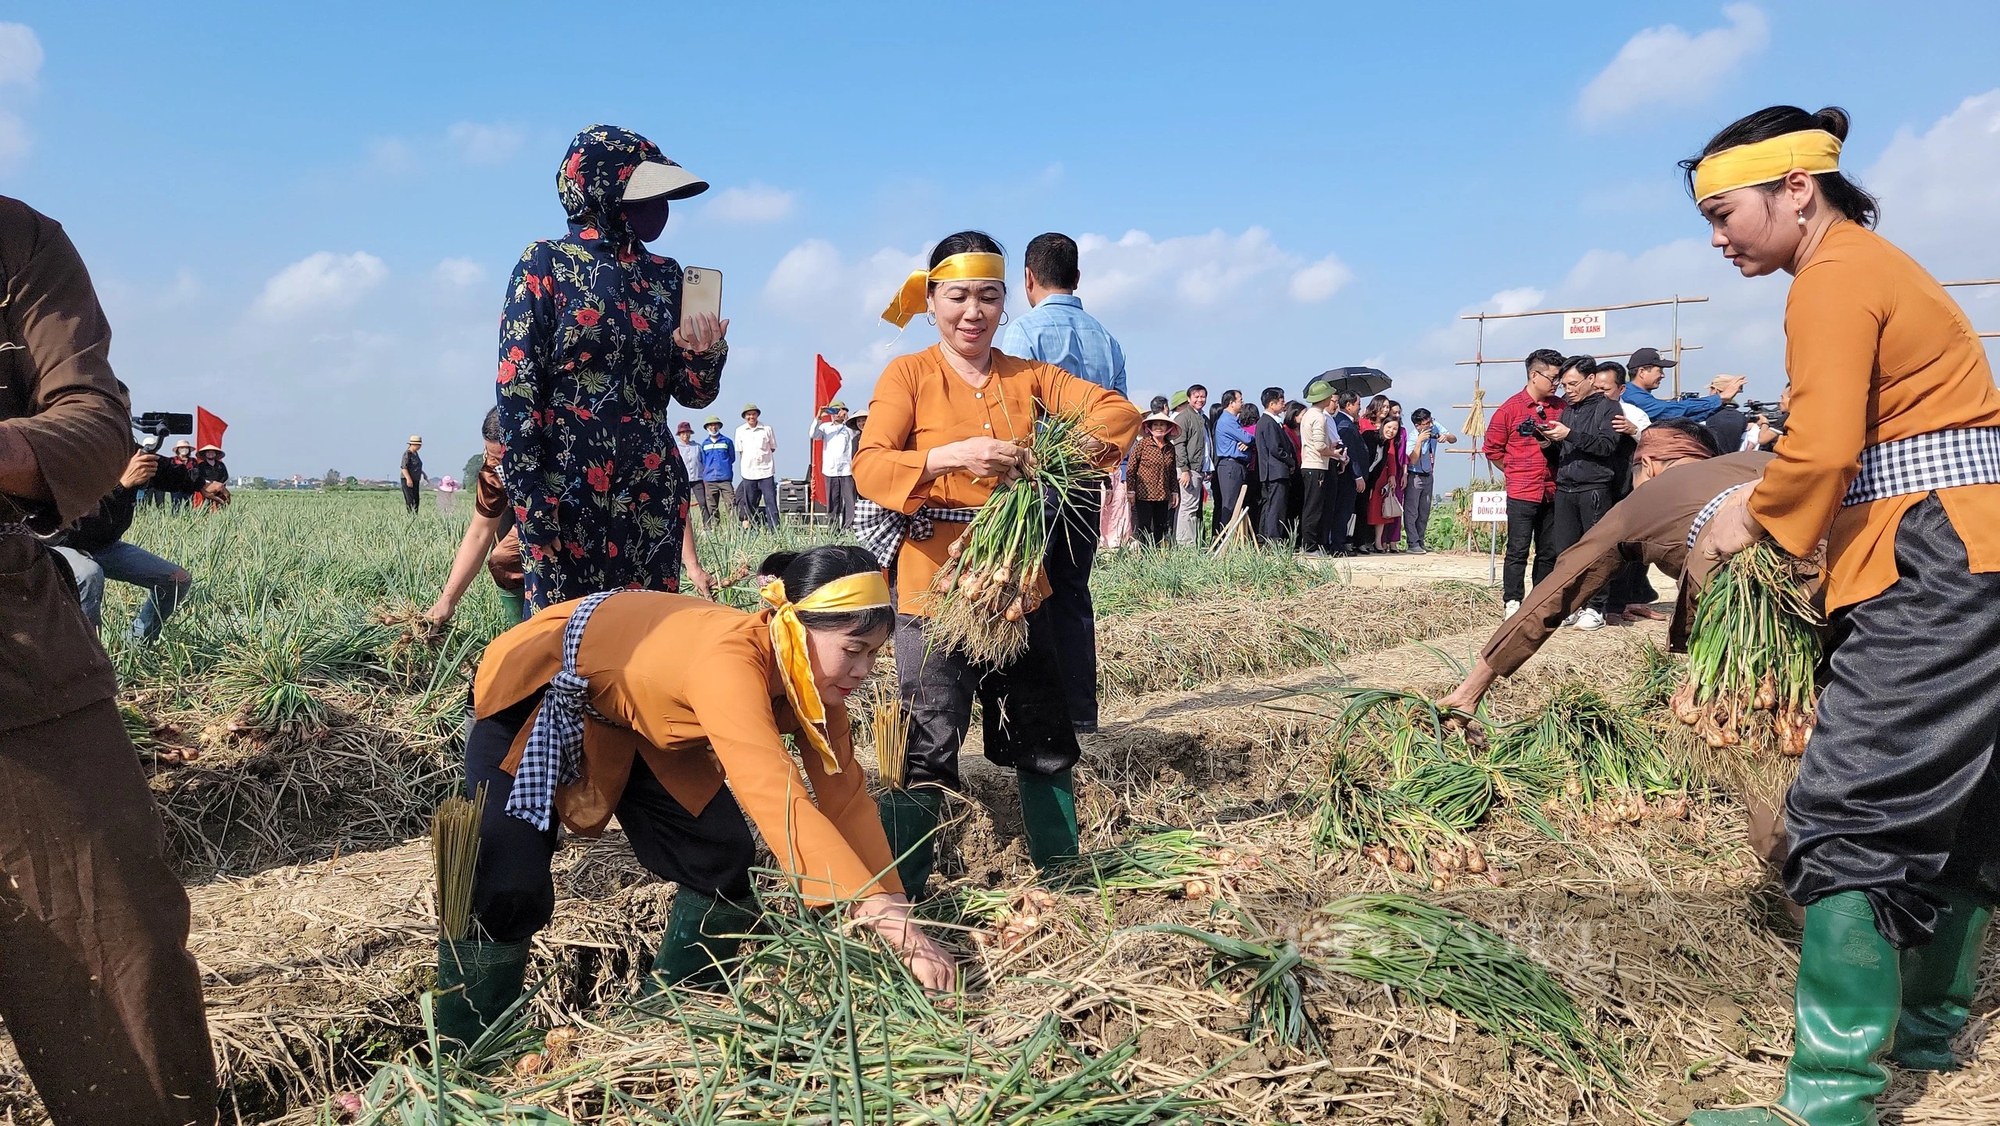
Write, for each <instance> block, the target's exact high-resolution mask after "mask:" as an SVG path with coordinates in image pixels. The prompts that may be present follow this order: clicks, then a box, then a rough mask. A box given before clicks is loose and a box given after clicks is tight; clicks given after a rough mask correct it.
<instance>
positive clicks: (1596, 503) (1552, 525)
mask: <svg viewBox="0 0 2000 1126" xmlns="http://www.w3.org/2000/svg"><path fill="white" fill-rule="evenodd" d="M1609 511H1611V490H1610V489H1609V488H1602V489H1557V490H1556V500H1555V512H1554V513H1553V514H1551V516H1550V517H1549V546H1548V548H1546V549H1543V548H1541V547H1537V548H1536V549H1535V563H1536V570H1537V571H1538V572H1539V571H1540V569H1541V568H1540V564H1541V557H1542V556H1543V555H1546V556H1548V558H1549V561H1550V564H1551V566H1553V565H1554V562H1555V560H1556V559H1557V558H1558V557H1560V556H1561V555H1562V553H1563V552H1565V551H1568V550H1569V549H1570V548H1572V547H1575V546H1576V543H1577V541H1578V540H1580V539H1582V538H1583V534H1584V533H1585V532H1588V531H1589V530H1590V529H1592V528H1594V527H1596V526H1597V522H1598V521H1599V520H1602V519H1604V514H1605V513H1606V512H1609ZM1507 546H1508V548H1509V549H1510V550H1511V549H1512V547H1513V542H1512V541H1511V540H1510V541H1509V542H1508V545H1507ZM1544 577H1546V576H1544V575H1542V574H1539V573H1538V574H1537V575H1536V576H1535V581H1536V582H1538V583H1539V582H1541V581H1542V579H1543V578H1544ZM1610 598H1611V586H1610V584H1609V583H1607V584H1605V585H1604V586H1601V587H1598V588H1597V593H1596V594H1593V595H1591V596H1590V601H1589V602H1588V603H1586V605H1587V606H1589V607H1590V608H1591V609H1592V610H1596V611H1597V612H1599V613H1603V612H1604V607H1605V606H1606V605H1607V604H1608V602H1609V600H1610Z"/></svg>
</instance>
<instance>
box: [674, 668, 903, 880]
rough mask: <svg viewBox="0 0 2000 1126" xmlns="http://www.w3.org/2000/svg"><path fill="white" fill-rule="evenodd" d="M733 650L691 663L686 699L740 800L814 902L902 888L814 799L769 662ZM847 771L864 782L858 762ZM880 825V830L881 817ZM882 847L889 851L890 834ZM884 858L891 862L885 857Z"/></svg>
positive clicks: (847, 811)
mask: <svg viewBox="0 0 2000 1126" xmlns="http://www.w3.org/2000/svg"><path fill="white" fill-rule="evenodd" d="M731 656H732V655H731V654H729V653H728V652H727V651H726V650H725V651H724V652H721V653H717V654H713V655H711V656H710V657H709V658H708V659H706V660H704V661H702V662H701V663H700V665H699V667H697V668H695V669H693V670H690V671H689V673H688V675H687V680H686V685H685V692H686V700H687V704H688V707H689V709H690V710H691V711H693V712H694V716H695V720H696V722H697V723H699V724H700V725H701V729H702V731H703V732H704V733H705V734H706V735H707V736H708V742H709V746H710V748H711V749H713V750H714V751H715V756H716V758H717V759H719V760H721V762H722V772H723V775H724V776H725V777H726V778H728V780H729V788H730V791H731V792H732V793H734V794H735V795H736V801H737V804H739V805H741V806H742V807H743V812H744V814H745V815H747V816H748V817H749V818H750V820H751V821H752V822H754V823H756V826H757V831H758V832H760V833H762V834H763V835H764V840H765V843H767V844H769V845H770V846H771V851H772V852H773V853H775V854H776V855H777V858H778V865H779V867H781V868H783V869H784V870H785V871H786V872H787V873H789V874H791V875H792V876H793V877H794V878H796V879H797V880H798V882H799V893H800V894H801V895H802V896H803V897H804V898H805V899H806V901H807V902H809V903H815V904H824V903H829V902H832V901H835V900H842V899H852V898H857V897H859V896H863V895H870V894H873V893H875V892H879V891H890V890H896V889H894V888H891V887H884V886H883V883H882V881H879V880H878V879H877V878H876V872H877V871H878V870H879V869H878V868H876V867H874V866H871V865H870V864H869V863H868V862H867V861H864V860H863V859H862V858H861V857H860V856H858V855H856V853H855V850H854V846H853V845H851V844H849V843H848V840H847V837H846V835H845V834H844V833H843V832H842V830H841V828H840V827H839V826H837V825H835V823H834V821H833V820H832V819H831V818H830V817H829V816H828V814H827V812H825V811H824V810H822V809H821V808H820V807H819V806H818V805H815V804H814V802H813V797H812V792H811V791H810V790H808V789H807V788H806V780H805V779H804V778H803V777H802V776H800V774H799V770H798V766H797V765H796V764H795V763H794V762H793V761H792V756H791V754H790V753H788V752H787V751H786V749H785V744H784V740H783V738H782V737H781V736H780V734H779V732H778V721H777V717H776V716H775V715H774V714H773V712H772V710H771V693H770V682H769V680H768V679H767V675H766V673H765V671H764V669H762V668H761V667H759V666H758V665H757V664H756V663H755V662H752V661H745V660H734V659H731ZM842 774H843V775H844V776H846V777H848V778H851V779H852V780H853V781H852V782H850V783H849V784H850V785H856V786H858V785H859V780H860V771H859V770H858V769H856V768H853V767H848V768H846V769H844V770H843V771H842ZM835 792H836V793H838V792H839V787H838V785H836V787H835ZM852 804H853V803H852V799H851V797H850V798H848V799H846V803H845V804H844V805H842V807H841V809H840V810H839V811H837V812H839V813H840V814H842V815H843V816H845V817H848V818H852V816H853V812H852V810H851V809H849V808H848V806H851V805H852ZM876 832H877V833H880V832H881V828H880V825H879V824H878V825H877V828H876ZM881 847H882V853H883V855H885V856H886V853H887V852H888V844H887V842H886V840H885V841H884V842H883V844H882V846H881ZM882 866H883V867H888V865H887V863H886V862H885V863H884V864H883V865H882Z"/></svg>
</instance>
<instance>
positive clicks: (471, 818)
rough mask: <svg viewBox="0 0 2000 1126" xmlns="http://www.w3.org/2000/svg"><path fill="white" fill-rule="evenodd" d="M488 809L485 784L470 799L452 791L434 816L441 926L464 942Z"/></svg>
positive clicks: (453, 938)
mask: <svg viewBox="0 0 2000 1126" xmlns="http://www.w3.org/2000/svg"><path fill="white" fill-rule="evenodd" d="M485 812H486V784H485V783H483V782H482V783H480V784H479V786H478V787H476V788H475V789H474V790H473V794H472V797H471V798H470V799H467V798H465V797H463V796H461V795H458V794H453V795H452V796H451V797H448V798H446V799H444V801H442V802H440V803H438V808H437V813H436V815H435V816H433V817H432V818H431V856H432V858H433V859H434V860H435V862H436V864H437V916H438V930H439V931H440V933H442V934H443V935H444V937H445V938H447V939H449V940H451V941H452V942H464V941H465V940H466V939H467V938H468V937H470V932H471V930H472V877H473V873H474V872H475V871H476V870H477V869H478V867H479V821H480V818H481V817H483V816H484V815H485Z"/></svg>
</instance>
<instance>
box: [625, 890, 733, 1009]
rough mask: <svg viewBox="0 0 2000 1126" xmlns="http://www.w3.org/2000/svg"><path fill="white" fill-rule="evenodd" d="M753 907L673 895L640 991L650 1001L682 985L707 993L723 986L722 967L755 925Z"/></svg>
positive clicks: (681, 892)
mask: <svg viewBox="0 0 2000 1126" xmlns="http://www.w3.org/2000/svg"><path fill="white" fill-rule="evenodd" d="M758 915H759V912H758V910H757V908H756V907H755V906H754V905H745V904H742V903H737V902H734V901H732V900H728V899H724V898H722V897H721V896H719V895H703V894H702V893H700V892H698V891H690V890H688V889H687V888H682V889H680V890H679V891H678V892H675V893H674V906H673V910H672V911H670V912H668V914H667V933H666V936H665V937H663V938H662V939H660V951H659V953H658V954H655V955H654V956H653V972H652V974H651V975H650V976H648V977H647V979H646V983H645V985H643V986H641V987H640V990H639V996H641V997H650V996H652V995H653V994H655V993H658V992H659V991H660V990H662V989H667V988H670V987H672V986H676V985H683V986H686V987H687V988H689V989H702V990H709V991H716V990H720V989H721V988H722V987H723V980H724V979H723V968H724V966H725V965H726V964H727V963H728V962H729V960H730V959H732V958H734V957H736V952H737V950H739V949H741V948H742V946H743V939H742V938H741V937H740V936H742V935H745V934H748V933H750V930H751V928H753V927H755V926H756V925H757V919H758Z"/></svg>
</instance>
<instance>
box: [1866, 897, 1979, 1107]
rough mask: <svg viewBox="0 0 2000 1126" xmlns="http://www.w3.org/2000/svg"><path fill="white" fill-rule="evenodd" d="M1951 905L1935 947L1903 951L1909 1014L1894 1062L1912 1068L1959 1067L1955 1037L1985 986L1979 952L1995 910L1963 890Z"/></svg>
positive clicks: (1893, 1053)
mask: <svg viewBox="0 0 2000 1126" xmlns="http://www.w3.org/2000/svg"><path fill="white" fill-rule="evenodd" d="M1945 901H1946V903H1947V904H1948V905H1949V906H1948V908H1947V910H1946V912H1945V915H1944V918H1943V919H1941V920H1940V921H1939V922H1938V929H1937V937H1935V938H1933V939H1931V941H1930V943H1929V945H1926V946H1914V947H1911V948H1910V949H1908V950H1905V951H1903V1016H1902V1019H1901V1020H1899V1021H1898V1022H1897V1023H1896V1046H1895V1047H1894V1048H1893V1049H1891V1050H1890V1052H1889V1061H1890V1062H1891V1063H1894V1064H1895V1065H1896V1066H1897V1067H1901V1068H1905V1069H1907V1070H1910V1071H1957V1070H1958V1068H1959V1061H1958V1057H1956V1056H1954V1055H1952V1054H1951V1038H1952V1037H1954V1036H1956V1035H1958V1031H1959V1029H1961V1028H1964V1027H1965V1019H1966V1017H1967V1016H1969V1015H1970V1014H1971V1012H1972V998H1973V994H1974V993H1975V992H1976V991H1977V990H1978V986H1979V955H1980V952H1981V950H1983V949H1984V948H1985V945H1986V929H1987V925H1988V924H1989V923H1991V922H1992V921H1993V908H1992V907H1991V906H1990V905H1988V904H1984V903H1980V902H1979V901H1978V900H1975V899H1973V898H1972V897H1971V896H1968V895H1966V894H1964V893H1962V892H1947V893H1945Z"/></svg>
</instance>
